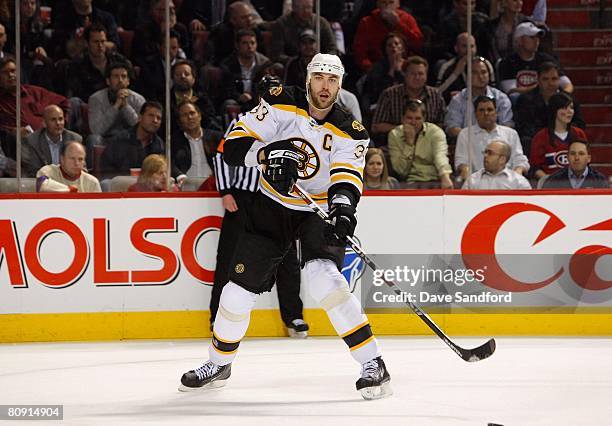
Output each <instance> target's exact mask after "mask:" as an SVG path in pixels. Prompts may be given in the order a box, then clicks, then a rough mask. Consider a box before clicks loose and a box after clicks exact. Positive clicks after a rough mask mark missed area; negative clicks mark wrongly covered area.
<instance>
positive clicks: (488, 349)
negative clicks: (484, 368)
mask: <svg viewBox="0 0 612 426" xmlns="http://www.w3.org/2000/svg"><path fill="white" fill-rule="evenodd" d="M495 348H496V344H495V339H490V340H489V341H488V342H486V343H484V344H483V345H481V346H478V347H477V348H474V349H464V350H463V351H462V356H461V357H462V358H463V359H464V360H465V361H467V362H476V361H482V360H483V359H486V358H488V357H490V356H491V355H493V352H495Z"/></svg>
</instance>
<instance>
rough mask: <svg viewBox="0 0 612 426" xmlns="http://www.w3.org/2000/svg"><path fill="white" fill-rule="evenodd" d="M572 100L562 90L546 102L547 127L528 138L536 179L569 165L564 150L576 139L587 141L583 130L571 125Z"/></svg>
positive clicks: (532, 167)
mask: <svg viewBox="0 0 612 426" xmlns="http://www.w3.org/2000/svg"><path fill="white" fill-rule="evenodd" d="M573 117H574V100H573V99H572V97H571V96H570V95H568V94H567V93H565V92H559V93H557V94H555V95H553V96H551V98H550V100H549V101H548V120H547V122H548V126H547V127H546V128H544V129H541V130H540V131H539V132H538V133H536V134H535V136H534V137H533V140H532V141H531V153H530V155H529V163H530V165H531V171H532V172H533V173H534V176H535V177H536V178H538V179H539V178H541V177H543V176H545V175H549V174H551V173H554V172H556V171H557V170H560V169H562V168H563V167H566V166H567V164H568V160H567V150H568V147H569V145H570V143H572V142H573V141H575V140H577V139H578V140H587V136H586V134H585V133H584V130H582V129H580V128H579V127H575V126H572V125H571V122H572V118H573Z"/></svg>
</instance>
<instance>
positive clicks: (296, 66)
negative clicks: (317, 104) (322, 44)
mask: <svg viewBox="0 0 612 426" xmlns="http://www.w3.org/2000/svg"><path fill="white" fill-rule="evenodd" d="M316 53H317V37H316V36H315V33H314V31H313V30H311V29H306V30H304V31H302V33H301V34H300V53H299V55H298V56H294V57H291V58H289V60H288V61H287V63H286V64H285V78H283V81H284V82H285V84H286V85H287V86H300V87H302V88H304V87H306V66H307V65H308V64H309V63H310V61H311V59H312V57H313V56H314V55H315V54H316Z"/></svg>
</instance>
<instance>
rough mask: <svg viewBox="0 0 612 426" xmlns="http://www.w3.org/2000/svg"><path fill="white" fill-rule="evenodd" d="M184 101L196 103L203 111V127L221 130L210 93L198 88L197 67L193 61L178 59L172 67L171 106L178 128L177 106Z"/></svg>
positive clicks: (174, 126) (173, 121)
mask: <svg viewBox="0 0 612 426" xmlns="http://www.w3.org/2000/svg"><path fill="white" fill-rule="evenodd" d="M183 101H191V102H193V103H195V104H196V105H197V106H198V108H199V109H200V111H201V113H202V127H204V128H207V129H213V130H221V129H222V126H221V124H220V123H219V120H218V119H217V117H216V112H215V107H214V106H213V102H212V100H211V99H210V97H209V96H208V95H206V94H205V93H203V92H198V91H197V90H196V68H195V65H194V64H193V62H191V61H188V60H184V59H181V60H178V61H176V62H175V64H174V66H173V67H172V89H171V91H170V107H171V108H172V111H171V113H172V116H171V120H172V128H173V129H176V128H178V118H177V107H178V105H179V104H180V103H181V102H183Z"/></svg>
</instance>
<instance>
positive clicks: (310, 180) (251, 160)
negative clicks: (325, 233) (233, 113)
mask: <svg viewBox="0 0 612 426" xmlns="http://www.w3.org/2000/svg"><path fill="white" fill-rule="evenodd" d="M249 136H250V137H253V138H255V139H256V141H255V142H254V143H253V146H252V147H251V149H250V150H249V153H248V154H247V155H246V158H245V165H246V166H255V165H257V153H258V151H259V150H260V149H261V148H262V147H264V146H265V145H266V144H268V143H271V142H275V141H280V140H291V141H292V142H293V144H294V145H295V146H297V147H298V149H299V150H300V151H301V153H302V156H303V158H304V159H305V160H304V161H301V162H300V163H299V164H298V183H299V184H300V185H301V187H302V188H304V190H306V191H307V192H309V193H310V194H311V196H312V197H313V199H314V200H315V201H316V202H317V204H319V206H321V207H322V208H324V209H327V192H328V190H329V188H330V187H331V186H332V185H334V184H340V183H342V184H347V185H351V186H352V189H354V190H355V191H354V192H356V193H358V194H361V192H362V191H363V168H364V166H365V154H366V151H367V148H368V144H369V142H370V140H369V137H368V134H367V132H366V131H365V128H364V127H363V125H362V124H361V123H360V122H359V121H357V120H355V119H354V118H353V116H352V115H351V114H350V113H348V112H346V111H345V110H343V109H341V108H340V107H338V106H337V105H334V107H333V109H332V111H331V112H330V113H329V114H328V115H327V117H326V118H325V121H323V122H318V121H317V120H315V119H314V118H312V117H310V115H309V114H308V102H307V101H306V96H305V92H304V91H302V90H300V89H298V88H296V87H275V88H272V89H270V92H269V93H267V94H266V95H265V96H264V97H263V99H262V100H261V101H260V103H259V105H258V106H257V107H255V108H254V109H253V110H251V111H249V112H248V113H247V114H246V115H245V116H244V117H242V118H241V119H240V120H239V121H238V122H237V123H236V125H235V126H234V128H233V129H232V131H231V132H230V133H229V135H228V136H227V138H226V139H227V141H230V140H232V139H238V138H244V137H249ZM259 183H260V185H259V186H260V190H261V191H262V192H263V193H264V194H265V195H267V196H268V197H270V198H272V199H274V200H275V201H277V202H279V203H281V204H282V205H283V206H285V207H287V208H290V209H293V210H303V211H310V208H309V207H308V206H307V205H306V203H305V202H304V201H303V200H302V199H301V198H300V197H299V196H298V195H295V196H293V195H292V194H290V196H288V197H287V196H284V195H282V194H279V193H278V192H277V191H275V190H274V188H272V186H271V185H270V184H269V183H268V182H267V181H266V180H265V178H264V177H263V175H262V176H261V177H260V182H259Z"/></svg>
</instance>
